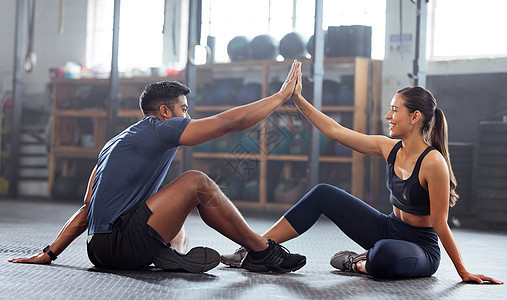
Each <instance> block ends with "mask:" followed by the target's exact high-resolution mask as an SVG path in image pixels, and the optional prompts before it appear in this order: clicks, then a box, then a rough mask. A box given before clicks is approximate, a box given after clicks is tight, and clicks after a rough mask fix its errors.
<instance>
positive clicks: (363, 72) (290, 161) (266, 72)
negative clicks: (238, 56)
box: [191, 58, 379, 209]
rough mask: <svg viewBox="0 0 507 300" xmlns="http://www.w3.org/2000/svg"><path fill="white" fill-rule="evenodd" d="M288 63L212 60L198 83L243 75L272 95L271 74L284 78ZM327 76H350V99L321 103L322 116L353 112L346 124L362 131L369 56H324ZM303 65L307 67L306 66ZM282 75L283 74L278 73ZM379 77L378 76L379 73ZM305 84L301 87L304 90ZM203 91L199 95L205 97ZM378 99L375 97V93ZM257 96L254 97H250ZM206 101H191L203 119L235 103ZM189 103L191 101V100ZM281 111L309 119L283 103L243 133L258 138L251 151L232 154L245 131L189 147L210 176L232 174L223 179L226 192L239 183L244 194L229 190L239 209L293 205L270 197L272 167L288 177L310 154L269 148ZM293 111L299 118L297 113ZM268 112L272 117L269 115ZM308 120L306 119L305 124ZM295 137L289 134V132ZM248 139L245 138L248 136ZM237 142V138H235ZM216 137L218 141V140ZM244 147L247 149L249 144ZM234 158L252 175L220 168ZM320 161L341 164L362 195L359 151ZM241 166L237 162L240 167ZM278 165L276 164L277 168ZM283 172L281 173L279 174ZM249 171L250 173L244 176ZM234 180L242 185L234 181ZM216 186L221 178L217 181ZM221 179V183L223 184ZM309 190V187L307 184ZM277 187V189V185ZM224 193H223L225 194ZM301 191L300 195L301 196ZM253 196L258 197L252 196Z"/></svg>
mask: <svg viewBox="0 0 507 300" xmlns="http://www.w3.org/2000/svg"><path fill="white" fill-rule="evenodd" d="M290 64H291V62H273V61H246V62H234V63H225V64H212V65H208V66H203V67H200V68H199V69H198V71H197V84H198V86H203V85H206V84H214V83H216V82H220V81H221V80H223V79H224V78H225V79H226V78H233V79H234V78H236V79H240V80H241V79H243V82H244V83H247V82H257V83H260V84H261V85H262V93H261V96H262V97H266V96H268V95H270V94H272V91H270V90H269V89H270V81H271V80H272V79H273V78H274V77H278V78H277V79H279V80H281V81H282V82H283V80H284V79H285V75H286V72H287V71H288V68H289V67H290ZM310 65H311V62H310V61H304V62H303V68H304V70H303V73H304V74H305V73H306V74H309V73H310V72H309V69H308V68H309V66H310ZM324 65H325V69H326V75H325V78H326V76H327V75H328V74H327V72H328V71H329V76H327V77H330V78H333V76H334V75H333V74H336V73H339V74H342V75H343V76H349V77H353V103H351V104H349V105H327V104H326V105H323V107H322V111H324V112H325V113H326V114H328V115H329V114H349V115H351V119H352V123H351V124H349V126H350V127H352V128H353V129H354V130H357V131H359V132H363V133H366V132H367V125H368V115H367V107H368V101H369V99H370V100H371V98H372V90H371V81H372V70H371V69H372V68H371V66H372V65H373V61H372V60H371V59H367V58H333V59H326V60H325V63H324ZM305 68H306V69H305ZM282 76H283V77H282ZM377 76H378V74H377ZM304 88H305V87H304V86H303V89H304ZM206 96H207V95H201V98H202V97H206ZM376 96H377V97H378V96H379V95H376ZM252 100H255V99H252ZM203 102H205V103H203V104H199V103H196V104H195V110H194V111H195V112H194V114H195V116H194V117H197V118H199V117H202V116H207V115H212V114H216V113H218V112H221V111H224V110H227V109H230V108H232V107H234V106H235V105H236V104H235V103H234V104H231V105H212V104H210V103H209V102H210V101H203ZM191 105H193V104H191ZM285 114H288V115H290V116H289V118H292V119H294V118H296V119H297V120H290V121H291V122H294V121H296V122H303V123H304V122H308V121H307V120H306V119H305V118H304V116H303V115H302V114H300V113H299V112H298V109H297V108H296V107H295V106H293V105H287V106H285V105H284V106H282V107H280V108H279V109H278V110H277V111H276V112H275V113H274V114H273V115H276V116H274V117H271V116H270V117H269V118H268V119H267V120H265V121H263V122H262V123H261V124H259V125H258V126H257V127H256V128H255V129H253V130H246V131H245V132H246V136H247V137H248V135H249V134H251V133H252V132H253V133H254V134H253V135H254V136H255V137H256V138H258V141H257V142H256V143H255V142H254V144H255V145H254V147H253V148H254V149H252V145H250V147H249V149H246V150H245V149H242V150H243V152H238V153H236V152H235V151H234V150H235V149H236V148H238V147H239V144H241V143H242V141H244V139H245V135H243V136H242V137H241V135H240V137H238V138H236V139H235V141H234V142H231V140H228V139H229V138H228V137H225V138H222V139H223V141H222V142H223V145H220V148H221V149H220V151H216V150H210V149H211V148H212V147H211V146H208V147H203V148H201V149H199V147H198V148H195V149H194V151H193V158H194V162H193V165H194V168H196V169H200V170H203V171H205V172H207V173H209V174H211V175H214V176H215V177H216V176H217V173H219V174H218V175H219V180H218V181H220V179H222V177H224V176H222V175H224V174H226V173H228V174H229V179H230V177H231V174H232V177H234V176H236V178H233V179H232V180H229V181H233V182H229V183H226V186H225V188H226V190H228V189H229V190H230V189H234V188H241V187H239V186H240V185H241V184H243V189H244V190H243V192H241V193H234V191H232V192H230V191H229V192H230V196H231V199H232V200H233V201H234V203H235V204H236V205H238V206H239V207H246V208H261V209H286V208H288V207H290V206H291V205H292V203H278V202H276V200H274V199H273V198H274V197H273V182H272V178H271V176H272V174H271V173H272V172H273V170H274V169H275V167H274V166H273V164H277V163H278V164H279V165H280V164H283V167H281V168H282V169H283V171H282V172H281V173H282V175H281V176H282V177H283V176H286V177H291V176H293V175H291V173H294V170H295V169H296V168H301V165H304V166H306V165H307V164H308V162H309V155H308V153H298V154H293V153H274V152H275V151H273V149H271V148H270V145H269V141H267V140H268V139H269V138H270V137H269V134H270V132H269V130H271V129H272V128H271V127H273V123H274V122H276V121H273V120H272V119H274V118H277V117H280V116H282V117H283V116H284V115H285ZM297 114H300V115H299V118H298V117H295V116H296V115H297ZM273 115H272V116H273ZM308 124H309V123H308ZM308 124H306V125H305V126H307V125H308ZM292 137H293V136H292ZM247 140H248V139H247ZM238 141H239V142H238ZM222 142H221V141H220V140H219V141H218V143H222ZM247 148H248V147H247ZM234 161H246V163H247V164H250V166H243V167H244V168H248V167H250V168H253V169H254V170H253V171H252V173H251V174H238V172H239V171H238V170H229V171H227V170H224V169H227V168H229V169H230V167H231V165H232V164H233V162H234ZM318 163H319V165H322V166H330V165H342V166H344V169H345V170H350V171H348V172H347V174H346V176H347V177H348V178H351V180H350V185H349V186H347V187H345V189H347V190H349V192H351V193H352V194H354V195H355V196H357V197H359V198H362V197H363V196H364V191H365V175H366V170H365V160H364V156H363V155H361V154H359V153H350V154H347V155H326V154H324V153H322V154H321V156H320V157H319V162H318ZM220 165H221V166H222V168H223V170H222V171H223V173H221V172H220V170H218V169H220ZM238 168H241V166H238ZM276 168H278V169H279V168H280V166H276ZM278 171H279V170H278ZM283 174H285V175H283ZM247 175H249V177H248V176H247ZM238 179H239V180H240V181H241V183H238V182H237V181H238ZM252 182H254V184H253V185H254V187H256V191H255V189H254V188H248V187H247V186H248V185H249V184H251V183H252ZM217 183H219V185H220V182H217ZM222 183H223V182H222ZM330 183H332V184H335V185H338V186H340V183H339V182H330ZM307 188H309V187H307ZM275 190H276V188H275ZM254 192H256V193H258V196H254V197H252V198H254V200H250V201H245V199H244V198H248V196H249V193H250V194H251V193H254ZM226 194H227V193H226ZM300 196H302V194H299V195H298V197H297V198H298V199H299V197H300ZM256 199H257V200H256Z"/></svg>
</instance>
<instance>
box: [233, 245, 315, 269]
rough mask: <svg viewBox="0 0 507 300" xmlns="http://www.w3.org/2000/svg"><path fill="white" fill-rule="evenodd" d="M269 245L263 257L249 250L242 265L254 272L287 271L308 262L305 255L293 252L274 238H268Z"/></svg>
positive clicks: (298, 267)
mask: <svg viewBox="0 0 507 300" xmlns="http://www.w3.org/2000/svg"><path fill="white" fill-rule="evenodd" d="M268 245H269V246H268V249H266V250H268V252H267V254H266V255H264V256H263V257H261V258H258V259H255V258H254V256H255V253H256V252H253V251H252V252H248V254H247V255H246V257H245V258H244V259H243V262H242V263H241V267H242V268H244V269H247V270H248V271H252V272H280V273H286V272H292V271H296V270H298V269H300V268H301V267H303V266H304V265H305V264H306V257H304V256H303V255H299V254H291V253H290V252H289V251H288V250H287V249H286V248H285V247H283V246H281V245H278V244H277V243H275V241H273V240H268ZM266 250H264V251H266ZM259 252H260V251H259ZM257 253H258V252H257Z"/></svg>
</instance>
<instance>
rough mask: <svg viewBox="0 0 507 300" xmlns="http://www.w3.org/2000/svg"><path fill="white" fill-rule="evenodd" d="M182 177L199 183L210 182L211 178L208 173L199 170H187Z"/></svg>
mask: <svg viewBox="0 0 507 300" xmlns="http://www.w3.org/2000/svg"><path fill="white" fill-rule="evenodd" d="M181 177H182V178H184V179H186V180H189V181H191V182H194V183H198V184H200V183H202V182H208V181H210V180H211V178H209V177H208V175H206V173H204V172H201V171H198V170H189V171H186V172H185V173H183V174H181Z"/></svg>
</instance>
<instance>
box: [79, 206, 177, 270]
mask: <svg viewBox="0 0 507 300" xmlns="http://www.w3.org/2000/svg"><path fill="white" fill-rule="evenodd" d="M151 214H152V212H151V210H150V209H149V208H148V205H146V202H143V203H142V204H141V205H139V207H138V208H137V210H135V211H134V212H132V213H129V214H126V215H123V216H121V217H120V218H118V220H116V222H115V223H114V225H113V232H111V233H98V234H93V235H90V236H89V237H88V243H87V250H88V258H89V259H90V261H91V262H92V263H93V264H94V265H95V266H96V267H99V268H107V269H137V268H140V267H145V266H149V265H150V264H151V263H152V259H153V256H155V254H156V253H157V252H158V251H159V250H160V249H162V248H164V247H169V246H170V245H168V244H166V243H165V242H164V239H162V237H161V236H160V235H159V234H158V232H156V231H155V229H153V228H152V227H151V226H149V225H148V224H147V222H148V218H149V217H150V216H151Z"/></svg>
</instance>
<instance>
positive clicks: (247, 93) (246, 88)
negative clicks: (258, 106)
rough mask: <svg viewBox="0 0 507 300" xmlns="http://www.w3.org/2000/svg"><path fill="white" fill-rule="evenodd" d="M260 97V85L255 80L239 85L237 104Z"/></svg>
mask: <svg viewBox="0 0 507 300" xmlns="http://www.w3.org/2000/svg"><path fill="white" fill-rule="evenodd" d="M261 97H262V85H261V84H260V83H257V82H250V83H247V84H245V85H243V86H242V87H241V89H240V90H239V91H238V95H237V96H236V101H237V104H238V105H243V104H247V103H250V102H253V101H256V100H259V99H260V98H261Z"/></svg>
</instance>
